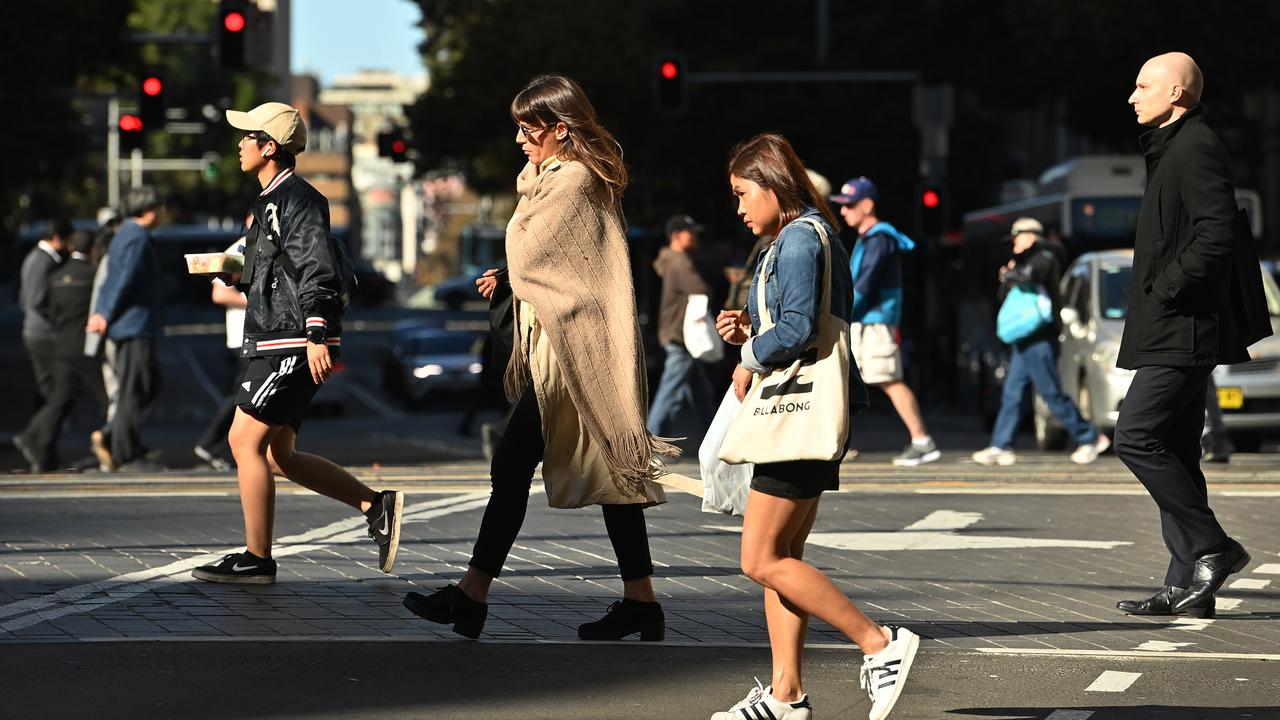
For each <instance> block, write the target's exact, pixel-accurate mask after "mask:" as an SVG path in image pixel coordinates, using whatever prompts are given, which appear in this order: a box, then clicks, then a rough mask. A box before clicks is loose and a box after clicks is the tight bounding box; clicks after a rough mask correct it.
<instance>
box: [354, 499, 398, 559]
mask: <svg viewBox="0 0 1280 720" xmlns="http://www.w3.org/2000/svg"><path fill="white" fill-rule="evenodd" d="M403 514H404V493H402V492H400V491H399V490H383V491H382V492H380V493H378V499H377V500H374V501H373V507H371V508H369V510H368V511H367V512H366V513H365V514H364V517H365V520H366V521H367V522H368V523H369V537H371V538H373V540H374V542H376V543H378V568H379V569H380V570H382V572H384V573H390V572H391V568H392V567H394V566H395V564H396V551H397V550H399V549H400V516H401V515H403Z"/></svg>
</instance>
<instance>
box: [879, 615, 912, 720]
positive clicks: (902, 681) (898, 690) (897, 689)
mask: <svg viewBox="0 0 1280 720" xmlns="http://www.w3.org/2000/svg"><path fill="white" fill-rule="evenodd" d="M919 649H920V636H919V635H916V634H915V633H912V634H911V640H910V641H909V642H908V643H907V652H906V654H905V655H903V656H902V670H900V671H899V672H898V682H896V683H894V684H893V695H890V696H889V704H888V705H886V706H885V708H884V712H882V713H880V714H879V715H871V714H868V717H869V718H870V720H884V718H887V717H889V713H891V712H893V706H894V705H896V704H897V702H898V697H899V696H900V695H902V688H903V687H905V686H906V684H907V674H908V673H910V672H911V663H912V662H913V661H914V660H915V659H916V651H917V650H919Z"/></svg>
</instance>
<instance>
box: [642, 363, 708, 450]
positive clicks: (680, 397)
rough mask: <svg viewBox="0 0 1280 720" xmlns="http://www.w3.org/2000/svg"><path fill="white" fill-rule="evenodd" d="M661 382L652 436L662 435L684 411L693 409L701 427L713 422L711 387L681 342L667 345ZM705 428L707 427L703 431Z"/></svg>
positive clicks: (652, 411)
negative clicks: (681, 411)
mask: <svg viewBox="0 0 1280 720" xmlns="http://www.w3.org/2000/svg"><path fill="white" fill-rule="evenodd" d="M663 349H664V350H666V351H667V360H666V362H665V363H664V364H663V366H662V379H661V380H659V381H658V391H657V392H656V393H654V395H653V406H652V407H651V408H650V409H649V422H648V425H649V433H650V434H651V435H662V434H663V433H664V432H665V431H666V430H667V428H669V427H671V423H672V422H673V421H675V419H676V417H677V415H678V414H679V412H680V410H682V409H692V410H693V412H694V414H695V417H694V419H695V420H696V421H697V423H698V425H699V427H702V426H704V425H705V424H706V423H708V422H710V421H711V414H712V412H713V409H712V407H711V384H710V383H709V382H708V381H707V375H706V373H705V372H703V370H702V368H701V367H699V363H698V361H697V360H694V359H693V356H692V355H690V354H689V351H688V350H685V349H684V345H681V344H680V343H667V344H666V345H665V346H664V347H663ZM704 429H705V428H704Z"/></svg>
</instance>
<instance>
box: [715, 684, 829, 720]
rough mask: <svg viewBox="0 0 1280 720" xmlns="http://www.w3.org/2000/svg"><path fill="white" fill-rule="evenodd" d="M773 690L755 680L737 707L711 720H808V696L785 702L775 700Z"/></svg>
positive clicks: (809, 711)
mask: <svg viewBox="0 0 1280 720" xmlns="http://www.w3.org/2000/svg"><path fill="white" fill-rule="evenodd" d="M772 689H773V688H771V687H765V686H763V685H761V684H760V679H759V678H756V686H755V687H753V688H751V692H749V693H747V696H746V697H745V698H743V699H742V701H741V702H739V703H738V704H737V705H734V706H733V707H731V708H729V711H728V712H718V713H716V714H715V715H712V716H711V720H810V718H812V717H813V708H811V707H810V706H809V696H808V695H805V696H804V697H802V698H800V699H799V700H796V701H795V702H786V701H785V700H779V699H777V698H775V697H774V696H773V695H772V694H771V693H770V691H771V690H772Z"/></svg>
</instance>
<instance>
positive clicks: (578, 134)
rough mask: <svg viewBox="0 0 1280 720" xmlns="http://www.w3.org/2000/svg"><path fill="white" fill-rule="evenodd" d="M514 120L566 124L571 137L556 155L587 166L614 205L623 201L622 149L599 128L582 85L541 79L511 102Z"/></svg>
mask: <svg viewBox="0 0 1280 720" xmlns="http://www.w3.org/2000/svg"><path fill="white" fill-rule="evenodd" d="M511 118H512V119H513V120H515V121H516V122H518V123H526V124H529V125H534V126H539V127H541V126H547V125H555V124H556V123H561V122H562V123H564V124H565V125H566V126H567V127H568V128H569V134H568V135H566V136H565V139H564V142H563V143H562V144H561V145H560V149H559V150H558V151H557V152H556V155H557V156H558V157H559V158H560V159H561V160H577V161H578V162H580V163H582V164H583V165H586V166H587V168H589V169H590V170H591V172H592V174H593V175H595V176H596V177H597V178H599V179H600V182H601V183H603V184H604V186H605V188H606V189H607V190H608V192H609V201H610V203H611V204H613V205H617V204H618V203H619V202H620V201H621V200H622V192H623V191H624V190H626V188H627V166H626V165H625V164H624V163H623V162H622V146H621V145H619V144H618V141H617V140H615V139H614V137H613V135H612V134H611V133H610V132H609V131H608V130H606V129H605V128H604V126H603V125H601V124H600V119H599V118H597V117H596V110H595V108H594V107H592V106H591V101H590V100H588V99H587V93H586V92H584V91H583V89H582V86H581V85H579V84H578V83H576V82H574V81H573V80H571V79H569V78H567V77H565V76H563V75H539V76H538V77H536V78H534V79H532V80H530V81H529V82H528V84H526V85H525V86H524V88H522V89H521V90H520V92H518V93H516V96H515V98H513V99H512V100H511Z"/></svg>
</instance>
